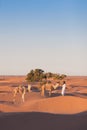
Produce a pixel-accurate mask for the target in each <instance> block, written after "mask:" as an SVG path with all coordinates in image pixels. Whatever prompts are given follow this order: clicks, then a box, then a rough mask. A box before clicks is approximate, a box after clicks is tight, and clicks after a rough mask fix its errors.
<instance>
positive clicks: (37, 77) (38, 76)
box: [26, 69, 66, 82]
mask: <svg viewBox="0 0 87 130" xmlns="http://www.w3.org/2000/svg"><path fill="white" fill-rule="evenodd" d="M65 77H66V75H65V74H62V75H60V74H54V73H51V72H48V73H45V72H44V71H43V70H42V69H35V70H31V71H30V72H29V73H28V74H27V77H26V80H27V81H28V82H38V81H39V82H42V81H43V82H46V81H47V80H48V79H49V78H53V79H58V80H62V79H64V78H65Z"/></svg>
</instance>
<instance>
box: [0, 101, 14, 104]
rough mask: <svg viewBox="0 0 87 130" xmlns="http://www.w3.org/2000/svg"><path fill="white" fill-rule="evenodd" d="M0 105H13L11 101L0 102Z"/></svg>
mask: <svg viewBox="0 0 87 130" xmlns="http://www.w3.org/2000/svg"><path fill="white" fill-rule="evenodd" d="M0 104H6V105H12V104H14V102H13V101H0Z"/></svg>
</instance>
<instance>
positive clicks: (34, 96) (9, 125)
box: [0, 76, 87, 130]
mask: <svg viewBox="0 0 87 130" xmlns="http://www.w3.org/2000/svg"><path fill="white" fill-rule="evenodd" d="M66 83H67V88H66V92H65V96H61V94H60V93H61V87H60V88H59V89H58V90H57V92H56V93H52V96H51V97H49V96H48V95H46V96H45V97H42V96H41V94H40V92H39V91H37V89H33V90H32V92H30V93H28V92H26V95H25V102H24V103H23V102H22V101H21V96H20V95H19V94H18V95H17V97H16V102H15V103H13V90H14V88H15V87H16V86H18V85H19V84H25V85H27V83H26V80H25V76H5V77H4V76H3V77H2V76H1V77H0V128H1V130H6V129H7V130H27V129H28V130H29V129H30V130H34V129H37V130H87V112H86V111H87V77H86V76H85V77H81V76H78V77H75V76H72V77H67V78H66ZM33 87H35V84H33Z"/></svg>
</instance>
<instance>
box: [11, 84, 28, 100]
mask: <svg viewBox="0 0 87 130" xmlns="http://www.w3.org/2000/svg"><path fill="white" fill-rule="evenodd" d="M18 93H19V94H21V95H22V101H23V102H24V96H25V93H26V90H25V87H24V86H21V85H19V86H18V87H16V88H15V89H14V95H13V102H15V97H16V96H17V94H18Z"/></svg>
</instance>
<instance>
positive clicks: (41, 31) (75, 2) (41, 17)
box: [0, 0, 87, 75]
mask: <svg viewBox="0 0 87 130" xmlns="http://www.w3.org/2000/svg"><path fill="white" fill-rule="evenodd" d="M86 56H87V0H0V75H16V74H17V75H26V74H27V73H28V72H29V71H30V70H31V69H35V68H40V69H43V70H44V71H47V72H49V71H50V72H54V73H55V72H56V73H65V74H67V75H87V58H86Z"/></svg>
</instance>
